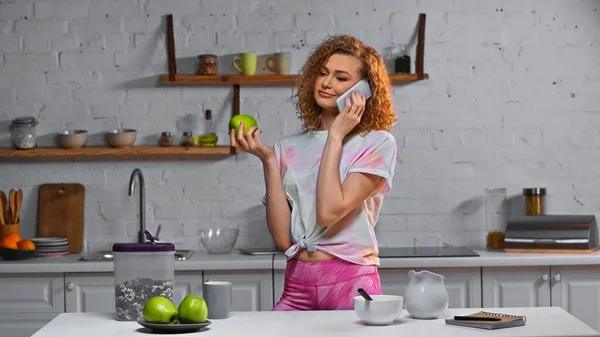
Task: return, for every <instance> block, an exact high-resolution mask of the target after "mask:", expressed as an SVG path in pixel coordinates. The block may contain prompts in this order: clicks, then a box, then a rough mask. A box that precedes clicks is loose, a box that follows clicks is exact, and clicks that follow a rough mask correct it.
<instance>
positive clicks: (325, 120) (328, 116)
mask: <svg viewBox="0 0 600 337" xmlns="http://www.w3.org/2000/svg"><path fill="white" fill-rule="evenodd" d="M338 113H339V111H338V110H322V111H321V126H320V127H319V130H329V127H330V126H331V124H332V123H333V121H334V120H335V117H336V116H337V115H338Z"/></svg>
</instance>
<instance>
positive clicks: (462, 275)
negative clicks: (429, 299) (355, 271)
mask: <svg viewBox="0 0 600 337" xmlns="http://www.w3.org/2000/svg"><path fill="white" fill-rule="evenodd" d="M427 270H429V271H431V272H433V273H436V274H439V275H442V276H444V285H445V286H446V290H447V291H448V298H449V303H448V307H449V308H479V307H481V269H480V268H429V269H427ZM409 271H410V269H383V268H382V269H379V276H380V278H381V288H382V291H383V293H384V294H389V295H400V296H404V292H405V291H406V287H407V286H408V272H409ZM415 271H418V269H415Z"/></svg>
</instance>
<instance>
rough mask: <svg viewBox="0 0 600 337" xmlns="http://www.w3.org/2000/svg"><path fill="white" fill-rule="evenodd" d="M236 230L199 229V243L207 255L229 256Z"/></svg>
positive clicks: (236, 234)
mask: <svg viewBox="0 0 600 337" xmlns="http://www.w3.org/2000/svg"><path fill="white" fill-rule="evenodd" d="M238 231H239V230H238V229H237V228H208V229H201V230H199V232H200V242H201V243H202V245H203V246H204V248H206V251H207V252H208V253H209V254H229V253H231V251H232V250H233V246H235V242H236V241H237V237H238Z"/></svg>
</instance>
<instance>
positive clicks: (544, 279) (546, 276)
mask: <svg viewBox="0 0 600 337" xmlns="http://www.w3.org/2000/svg"><path fill="white" fill-rule="evenodd" d="M548 279H549V277H548V274H544V275H542V281H544V282H545V281H548Z"/></svg>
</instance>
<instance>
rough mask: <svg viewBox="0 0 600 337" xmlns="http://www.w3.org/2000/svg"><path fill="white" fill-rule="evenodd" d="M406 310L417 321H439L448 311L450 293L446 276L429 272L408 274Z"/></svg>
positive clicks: (405, 296) (405, 299)
mask: <svg viewBox="0 0 600 337" xmlns="http://www.w3.org/2000/svg"><path fill="white" fill-rule="evenodd" d="M404 308H405V309H406V311H407V312H408V313H409V314H410V315H411V316H412V317H413V318H416V319H437V318H439V317H440V314H441V313H442V311H444V310H446V309H448V291H447V290H446V286H445V285H444V276H442V275H438V274H436V273H432V272H430V271H428V270H422V271H419V272H416V271H414V270H411V271H409V272H408V287H407V288H406V291H405V292H404Z"/></svg>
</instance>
